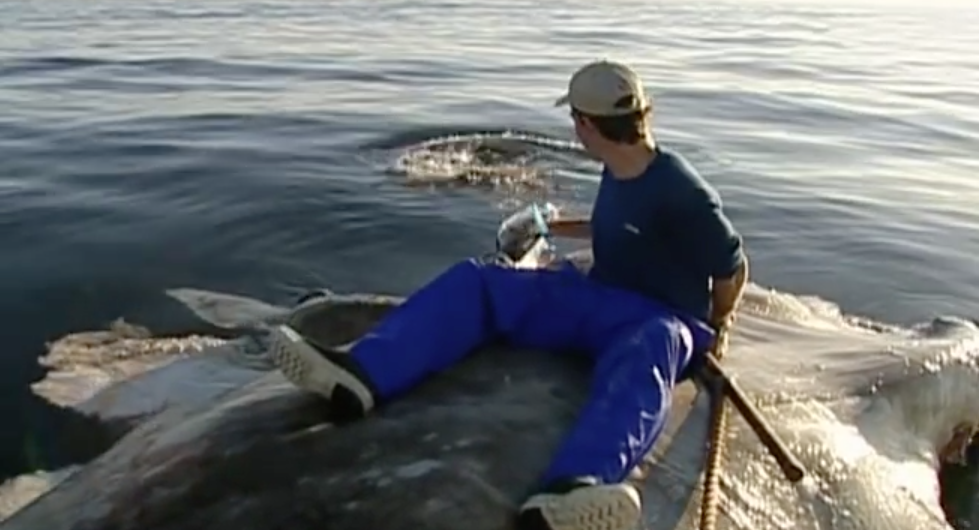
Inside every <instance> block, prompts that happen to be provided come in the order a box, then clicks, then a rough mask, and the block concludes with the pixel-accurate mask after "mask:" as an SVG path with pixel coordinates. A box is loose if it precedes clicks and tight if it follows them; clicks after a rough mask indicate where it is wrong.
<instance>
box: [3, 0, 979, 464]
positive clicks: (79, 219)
mask: <svg viewBox="0 0 979 530" xmlns="http://www.w3.org/2000/svg"><path fill="white" fill-rule="evenodd" d="M820 6H821V7H820ZM0 11H2V16H0V109H2V111H0V250H2V259H0V293H2V297H0V317H2V320H0V322H3V323H4V325H3V326H2V327H0V333H2V341H0V344H2V345H3V350H2V352H0V373H2V374H3V375H2V380H0V388H2V391H0V392H2V395H0V413H2V414H3V416H4V418H5V419H4V422H3V423H4V428H3V429H2V430H0V475H3V476H7V475H10V474H12V473H19V472H22V471H24V470H27V469H30V468H32V467H36V466H45V467H47V466H54V465H56V464H57V463H58V462H59V459H62V458H64V456H65V455H64V451H63V450H62V449H59V448H58V445H57V435H56V433H57V425H58V423H59V421H62V419H61V416H59V415H58V414H56V412H55V411H53V410H51V409H50V407H48V406H46V405H45V404H43V403H42V402H41V401H40V400H39V399H38V398H36V397H33V396H32V395H31V394H30V390H29V388H28V385H29V383H30V381H32V380H36V379H39V378H40V377H42V376H43V372H42V370H41V369H40V368H39V367H38V365H37V362H36V358H37V356H38V355H40V354H42V353H43V351H44V343H45V341H49V340H53V339H55V338H57V337H58V336H61V335H63V334H64V333H66V332H69V331H74V330H82V329H92V328H103V327H105V325H106V324H107V323H108V322H109V321H111V320H113V319H115V318H117V317H119V316H125V317H126V318H127V319H129V320H132V321H136V322H141V323H146V324H150V325H151V326H156V327H171V328H179V327H180V326H182V325H186V319H185V317H184V316H183V315H182V313H180V312H179V311H178V310H177V308H176V307H175V304H174V303H173V302H170V301H168V300H167V299H166V298H165V297H164V295H163V290H164V289H167V288H172V287H198V288H204V289H210V290H217V291H230V292H236V293H241V294H246V295H250V296H255V297H260V298H263V299H267V300H272V301H286V300H288V299H290V298H291V297H293V296H295V295H296V294H298V293H299V292H301V291H302V290H304V289H306V288H309V287H320V286H328V287H330V288H332V289H335V290H339V291H350V290H357V291H382V292H393V293H406V292H408V291H410V290H411V289H412V288H414V287H416V286H418V284H419V283H421V282H423V281H425V280H427V279H428V278H430V277H431V276H432V275H434V274H435V273H436V272H437V271H438V270H439V269H441V268H442V267H444V266H446V265H447V264H449V263H450V262H451V261H452V260H455V259H458V258H459V257H462V256H464V255H468V254H473V253H479V252H483V251H485V250H487V249H488V248H490V246H491V245H492V237H493V231H494V228H495V223H496V222H497V220H498V219H499V218H500V216H501V215H502V214H503V212H504V210H506V208H507V207H509V206H511V205H512V204H513V202H512V199H514V198H516V199H523V200H526V199H528V198H543V199H548V200H553V201H555V202H558V203H559V204H562V205H566V206H568V207H570V208H572V209H579V210H580V209H584V208H586V207H587V205H588V202H589V200H590V199H591V197H592V193H593V192H594V180H595V178H596V177H595V175H596V171H597V168H596V167H595V165H594V163H593V162H591V161H589V160H588V159H587V158H586V157H584V156H583V155H582V154H580V153H577V152H575V150H574V149H573V148H572V147H571V146H569V145H568V144H567V143H566V142H568V141H570V140H571V139H572V138H571V134H572V132H571V130H570V128H569V123H568V120H567V117H566V114H565V112H564V111H563V110H561V109H554V108H553V107H551V102H552V101H553V99H554V98H555V97H556V96H557V95H559V93H560V92H561V90H562V89H563V87H564V86H565V83H566V79H567V76H568V75H569V74H570V72H571V71H572V70H573V69H574V68H575V67H576V66H578V65H579V64H580V63H581V62H584V61H587V60H591V59H593V58H596V57H600V56H603V55H609V56H614V57H617V58H621V59H624V60H627V61H630V62H632V63H634V64H636V65H637V66H638V67H639V69H640V70H641V71H642V73H643V75H644V76H645V78H646V79H647V81H648V82H649V83H650V85H651V90H652V91H653V92H654V93H655V95H656V97H657V108H656V111H657V114H656V120H657V127H658V135H659V137H660V139H661V140H662V141H663V142H664V143H668V144H670V145H672V146H674V147H676V148H678V149H680V150H681V151H682V152H684V153H685V154H687V155H688V156H689V157H690V158H691V159H692V160H693V161H694V162H695V163H696V164H697V166H698V167H699V168H701V170H702V171H703V172H704V174H705V175H706V176H707V177H708V178H709V179H710V180H711V181H712V182H714V183H715V184H716V185H717V187H718V188H719V189H720V190H721V192H722V194H723V196H724V198H725V201H726V203H727V205H728V209H729V211H730V212H731V216H732V217H733V218H734V220H735V222H736V223H737V224H738V226H739V228H740V229H741V231H742V232H743V233H744V235H745V238H746V241H747V244H748V246H749V248H750V250H751V254H752V258H753V265H754V267H753V273H754V279H755V281H756V282H757V283H760V284H762V285H765V286H769V287H774V288H778V289H780V290H785V291H790V292H794V293H800V294H813V295H818V296H820V297H822V298H825V299H827V300H830V301H832V302H835V303H838V304H840V305H841V306H842V307H843V309H844V310H846V311H850V312H856V313H861V314H864V315H868V316H872V317H877V318H880V319H884V320H888V321H892V322H900V323H913V322H918V321H922V320H925V319H928V318H931V317H933V316H935V315H939V314H946V315H957V316H964V317H970V318H974V317H979V275H977V272H976V270H977V269H976V266H975V263H976V261H975V256H976V255H977V254H979V235H977V234H979V232H977V230H976V229H977V227H979V209H977V208H976V205H977V204H979V180H977V178H976V177H977V170H979V162H977V161H976V158H975V154H976V152H977V151H979V149H977V148H979V55H977V54H976V53H975V50H977V49H979V32H976V31H975V28H976V27H979V17H977V13H976V10H975V8H968V7H959V8H956V9H933V10H929V11H926V10H924V9H923V8H911V7H895V6H891V7H882V6H870V5H867V6H862V7H860V6H849V7H837V6H829V5H825V4H818V5H817V4H815V3H814V4H813V5H805V4H803V3H800V2H788V1H785V2H782V3H777V2H771V3H765V2H759V1H753V2H744V3H739V4H738V3H722V2H711V1H708V2H704V3H698V4H690V3H680V2H676V3H674V2H664V3H657V4H650V3H648V2H642V3H639V2H624V1H621V2H620V1H615V2H612V3H610V4H605V3H594V2H578V1H575V2H565V3H562V4H561V5H560V6H557V5H553V6H552V5H550V4H542V3H539V2H533V3H532V2H522V1H515V0H507V1H494V2H464V3H447V2H437V1H420V2H418V1H416V2H403V1H399V0H384V1H377V2H354V1H331V2H319V1H307V0H281V1H276V2H254V1H232V0H211V1H207V2H197V3H187V2H182V1H177V0H172V1H170V0H154V1H149V2H140V3H138V4H132V5H127V4H124V3H120V2H109V1H100V0H94V1H86V2H76V1H69V0H45V1H43V2H40V1H26V0H8V1H6V2H4V4H3V7H2V8H0ZM508 129H515V130H520V131H526V132H529V133H533V135H535V136H536V137H539V138H542V139H551V140H554V141H555V142H556V145H561V146H563V147H560V148H544V147H540V146H538V147H534V146H533V145H531V146H530V147H529V148H530V149H538V150H540V151H547V152H548V153H549V155H548V156H549V157H550V158H549V161H550V164H551V166H553V167H556V168H557V169H559V171H558V175H556V176H553V177H551V178H549V179H548V180H546V181H545V187H544V189H537V190H534V191H527V190H514V189H511V188H509V187H498V188H492V187H488V186H471V187H458V186H453V187H444V186H421V187H418V186H406V185H405V181H406V177H405V175H404V174H403V173H404V172H403V171H400V170H399V169H398V168H399V166H398V164H397V159H398V157H399V156H401V155H403V154H404V153H405V152H407V151H409V150H410V149H411V147H412V146H413V145H415V144H418V143H419V142H423V141H425V140H429V139H432V138H435V137H439V136H445V135H451V134H457V133H468V132H474V131H487V130H488V131H504V130H508ZM573 177H574V178H573Z"/></svg>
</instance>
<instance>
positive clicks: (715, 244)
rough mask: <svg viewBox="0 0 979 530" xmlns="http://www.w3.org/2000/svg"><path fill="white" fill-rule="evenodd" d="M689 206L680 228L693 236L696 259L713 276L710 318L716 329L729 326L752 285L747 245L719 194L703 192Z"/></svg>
mask: <svg viewBox="0 0 979 530" xmlns="http://www.w3.org/2000/svg"><path fill="white" fill-rule="evenodd" d="M702 191H705V192H706V191H707V190H702ZM698 195H699V194H698ZM688 208H689V209H688V212H687V213H688V215H686V216H684V217H686V219H685V221H686V225H685V226H681V227H679V228H680V230H681V231H682V233H683V235H684V236H685V237H687V238H689V244H690V247H689V248H690V249H691V251H692V253H693V257H694V260H695V261H696V263H697V264H698V266H700V267H703V270H705V271H706V272H707V273H708V275H709V276H710V277H711V279H712V287H711V311H710V315H709V317H708V318H709V320H710V324H711V325H712V326H714V327H715V328H720V327H722V326H727V325H729V324H730V323H731V321H732V320H733V317H734V312H735V311H736V310H737V306H738V304H739V303H740V301H741V297H742V296H743V295H744V289H745V286H746V285H747V284H748V257H747V256H746V255H745V251H744V244H743V241H742V238H741V235H740V234H739V233H738V232H737V230H735V229H734V226H733V225H732V224H731V221H730V219H728V217H727V215H726V214H725V213H724V211H723V209H722V207H721V202H720V199H718V198H717V197H716V195H714V194H712V193H710V192H707V193H706V194H704V195H699V196H698V197H697V200H694V201H692V202H691V203H690V204H689V205H688Z"/></svg>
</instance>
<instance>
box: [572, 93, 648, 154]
mask: <svg viewBox="0 0 979 530" xmlns="http://www.w3.org/2000/svg"><path fill="white" fill-rule="evenodd" d="M633 98H634V96H623V97H622V99H620V100H619V101H616V102H615V106H616V107H623V108H629V107H631V106H633V104H632V103H633V101H632V99H633ZM572 113H574V115H575V118H577V119H581V118H587V119H588V121H590V122H592V123H593V124H594V125H595V128H596V129H598V134H600V135H602V137H603V138H605V139H606V140H608V141H610V142H615V143H620V144H635V143H639V141H641V140H643V139H644V138H646V135H647V134H649V131H648V124H649V115H650V113H651V109H650V108H649V107H646V108H644V109H642V110H637V111H636V112H632V113H629V114H623V115H621V116H595V115H593V114H588V113H586V112H581V111H580V110H578V109H572Z"/></svg>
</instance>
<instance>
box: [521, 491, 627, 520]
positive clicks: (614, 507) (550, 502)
mask: <svg viewBox="0 0 979 530" xmlns="http://www.w3.org/2000/svg"><path fill="white" fill-rule="evenodd" d="M549 497H550V498H549V499H543V500H542V501H541V503H540V505H539V506H538V508H539V509H540V510H541V513H542V514H543V516H544V519H545V520H547V523H548V524H549V525H550V527H551V528H552V529H553V530H634V529H635V528H636V527H637V526H638V524H639V521H640V519H641V518H642V504H641V501H640V499H639V494H638V493H637V492H636V491H635V490H634V489H632V488H630V487H627V486H618V487H607V486H606V487H601V486H599V487H594V488H582V489H580V490H575V491H572V492H570V493H566V494H564V495H560V496H557V495H555V496H549ZM534 504H537V503H534Z"/></svg>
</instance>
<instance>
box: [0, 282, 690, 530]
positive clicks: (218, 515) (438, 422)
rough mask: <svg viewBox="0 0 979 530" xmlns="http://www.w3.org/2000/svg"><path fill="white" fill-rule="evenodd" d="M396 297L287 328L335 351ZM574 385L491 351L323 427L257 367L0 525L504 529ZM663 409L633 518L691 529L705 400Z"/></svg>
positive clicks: (573, 378) (577, 399) (305, 403)
mask: <svg viewBox="0 0 979 530" xmlns="http://www.w3.org/2000/svg"><path fill="white" fill-rule="evenodd" d="M400 302H401V299H400V298H394V297H379V296H367V295H364V296H360V295H355V296H347V297H327V298H322V299H319V300H316V301H314V302H313V303H307V304H304V305H301V306H300V307H299V308H297V309H296V310H295V311H294V312H293V313H292V314H291V315H290V316H289V317H288V318H289V319H290V320H291V321H292V322H294V323H295V324H296V325H297V326H298V327H299V328H300V329H301V330H302V331H304V332H306V333H312V334H314V335H315V336H317V337H320V340H323V341H324V342H328V343H334V344H341V343H344V342H346V341H348V340H351V339H352V338H354V337H356V336H358V335H360V334H361V333H363V332H364V331H365V330H366V329H368V328H369V327H370V326H371V325H372V324H373V323H374V322H376V321H377V319H378V318H380V317H381V315H383V314H384V313H385V312H386V311H388V310H389V309H390V308H392V307H394V306H395V305H397V304H398V303H400ZM247 333H248V334H250V335H251V336H250V337H243V338H241V339H235V340H252V341H254V340H256V338H257V340H259V341H261V340H263V338H264V337H263V336H264V332H263V331H262V328H261V326H257V327H256V328H255V329H252V330H248V331H247ZM205 354H206V353H205ZM588 389H589V366H588V365H587V363H586V362H585V361H584V360H582V359H577V358H573V357H569V356H560V355H557V354H548V353H544V352H540V351H526V350H518V349H513V348H509V347H505V346H503V345H493V346H487V347H485V348H483V349H481V350H479V351H477V352H474V353H473V354H472V355H471V356H470V357H469V358H467V359H466V360H465V361H463V362H462V363H460V364H459V365H457V366H456V367H454V368H453V369H450V370H448V371H446V372H443V373H441V374H439V375H436V376H434V377H433V378H431V379H430V380H428V381H427V382H425V383H423V384H422V385H421V386H419V387H417V389H415V390H413V391H411V392H410V393H408V394H406V395H405V396H403V397H402V398H401V399H400V400H398V401H395V402H392V403H390V404H387V405H385V406H383V407H382V408H380V409H378V410H376V411H375V412H374V413H372V415H370V416H369V417H368V418H366V419H363V420H361V421H358V422H354V423H349V424H345V425H342V426H334V425H333V424H332V423H331V415H330V410H329V405H328V403H326V402H325V401H323V400H320V399H318V398H316V397H313V396H310V395H308V394H305V393H303V392H301V391H299V390H297V389H295V388H294V387H292V386H291V385H290V384H288V383H287V382H286V381H285V380H284V379H283V378H282V376H281V375H280V374H279V373H278V372H277V371H268V372H267V373H262V374H260V375H258V376H256V378H255V379H254V380H253V381H252V382H250V383H248V384H246V385H244V386H242V387H240V388H237V389H235V390H232V391H230V392H227V393H225V394H223V395H222V396H220V397H219V398H217V399H216V400H212V401H210V402H207V403H197V404H193V405H188V406H184V407H170V408H169V409H167V410H164V411H163V412H161V413H160V414H158V415H156V416H152V417H149V418H147V419H145V421H142V423H139V424H138V425H134V426H132V430H131V431H130V432H129V433H128V434H126V435H125V436H124V437H123V438H121V439H120V441H119V442H118V443H116V444H115V445H114V446H113V447H112V448H111V449H109V450H108V451H107V452H105V453H104V454H102V455H101V456H100V457H99V458H97V459H96V460H94V461H92V462H90V463H89V464H88V465H87V466H86V467H85V468H83V469H82V470H80V471H79V472H77V473H75V474H74V475H72V476H71V477H69V478H68V479H66V480H65V481H64V482H63V483H61V484H59V485H58V486H56V487H55V488H54V489H52V490H51V491H49V492H48V493H47V494H45V495H43V496H42V497H41V498H39V499H37V500H36V501H35V502H33V503H32V504H31V505H29V506H27V507H25V508H24V509H22V510H21V511H20V512H18V513H16V514H15V515H13V516H12V517H11V518H10V519H8V520H7V521H5V522H4V523H3V524H0V528H2V530H276V529H289V530H460V529H463V530H508V529H510V528H512V517H513V513H514V511H515V510H516V508H517V507H518V506H519V503H520V502H522V500H523V499H524V498H525V496H526V495H527V494H528V493H529V492H530V491H531V490H532V488H533V487H534V486H535V485H536V482H537V480H538V478H539V476H540V474H541V473H542V472H543V471H544V468H545V467H546V465H547V463H548V460H549V458H550V457H551V455H552V454H553V452H554V451H555V449H556V448H557V445H558V443H560V441H561V438H562V436H563V435H564V434H565V432H566V431H567V429H568V428H569V427H570V426H571V424H572V422H573V421H574V419H575V416H576V413H577V411H578V409H579V407H580V405H581V404H582V403H583V402H584V400H585V399H586V398H587V392H588ZM673 400H674V402H673V412H672V415H671V417H670V421H669V425H668V426H667V428H666V431H665V433H664V436H663V437H662V438H661V439H660V441H659V443H658V444H657V446H656V447H655V448H654V450H653V451H652V453H651V454H650V455H649V456H648V457H647V459H646V462H645V463H644V464H643V465H642V466H640V467H641V469H637V470H636V473H635V476H636V479H637V480H638V479H639V478H640V477H643V476H645V477H646V479H645V480H643V481H641V483H639V484H640V488H641V490H642V492H643V497H644V505H645V510H646V512H647V513H646V522H647V524H648V523H651V522H654V521H655V522H654V524H653V525H652V526H651V528H657V529H673V528H679V527H689V526H691V525H692V521H690V519H691V518H693V517H696V514H697V509H696V508H694V509H689V508H690V506H689V504H690V503H691V502H693V503H697V502H699V494H698V492H699V476H700V473H699V472H700V470H701V468H702V465H703V458H704V456H703V450H704V447H705V446H706V437H707V415H708V414H707V413H708V401H709V400H708V397H707V393H706V392H703V391H700V390H698V388H697V387H696V386H695V385H694V383H692V382H685V383H683V384H681V385H680V386H679V387H678V389H677V392H676V393H675V394H674V398H673ZM680 470H683V471H682V472H680Z"/></svg>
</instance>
